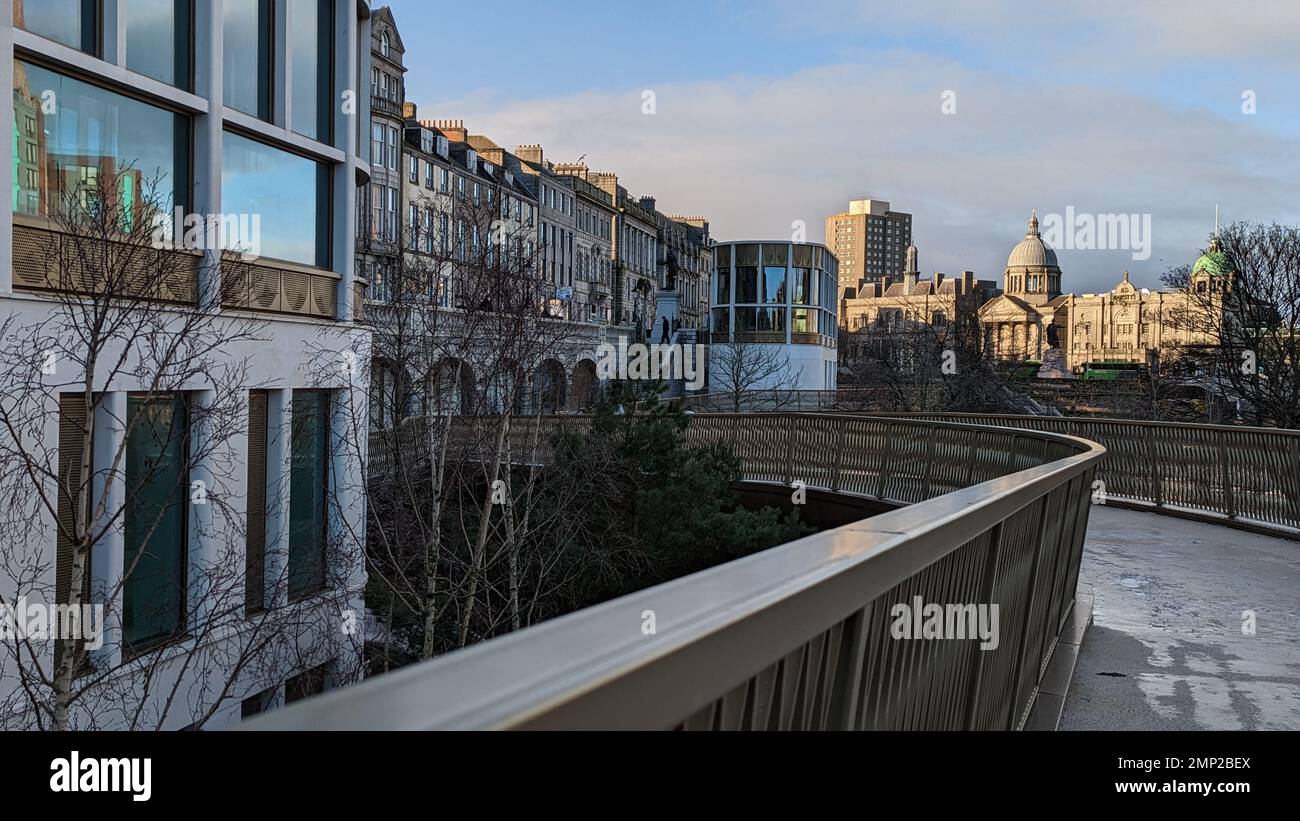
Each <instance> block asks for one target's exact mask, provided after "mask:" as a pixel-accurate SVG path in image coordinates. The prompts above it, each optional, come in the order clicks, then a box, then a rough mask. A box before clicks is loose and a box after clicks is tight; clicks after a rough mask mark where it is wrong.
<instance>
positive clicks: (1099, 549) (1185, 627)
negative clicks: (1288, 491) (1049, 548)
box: [1060, 506, 1300, 730]
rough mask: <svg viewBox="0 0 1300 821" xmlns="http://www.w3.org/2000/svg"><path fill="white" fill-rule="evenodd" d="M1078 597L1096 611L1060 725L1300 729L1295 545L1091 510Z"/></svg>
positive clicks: (1298, 554)
mask: <svg viewBox="0 0 1300 821" xmlns="http://www.w3.org/2000/svg"><path fill="white" fill-rule="evenodd" d="M1079 590H1080V592H1089V591H1090V592H1092V593H1094V594H1095V596H1096V604H1095V610H1094V614H1093V625H1092V627H1090V628H1089V629H1088V632H1087V635H1086V636H1085V638H1084V640H1083V646H1082V648H1081V650H1080V653H1079V660H1078V666H1077V668H1076V670H1075V675H1074V681H1073V683H1072V684H1071V687H1070V691H1069V695H1068V698H1067V699H1066V703H1065V711H1064V714H1063V716H1062V718H1061V724H1060V729H1062V730H1110V729H1133V730H1202V729H1204V730H1257V729H1260V730H1273V729H1279V730H1280V729H1290V730H1294V729H1297V728H1300V641H1298V640H1297V639H1300V544H1297V543H1296V542H1292V541H1287V540H1285V539H1278V538H1272V537H1268V536H1258V535H1255V534H1251V533H1244V532H1241V531H1238V530H1232V529H1229V528H1226V527H1218V526H1215V525H1208V524H1199V523H1195V522H1189V521H1185V520H1180V519H1175V518H1171V517H1168V516H1159V515H1155V514H1151V513H1141V512H1133V511H1125V510H1119V509H1116V508H1105V507H1100V506H1094V507H1093V509H1092V513H1091V516H1090V520H1089V525H1088V539H1087V542H1086V544H1085V547H1084V552H1083V566H1082V570H1081V572H1080V585H1079ZM1244 610H1253V611H1254V612H1255V614H1256V632H1255V635H1253V636H1252V635H1243V629H1242V621H1243V619H1242V611H1244Z"/></svg>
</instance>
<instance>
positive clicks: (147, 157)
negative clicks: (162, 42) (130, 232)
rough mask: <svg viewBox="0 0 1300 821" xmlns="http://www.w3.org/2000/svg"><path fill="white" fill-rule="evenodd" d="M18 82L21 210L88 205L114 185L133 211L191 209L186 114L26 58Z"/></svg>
mask: <svg viewBox="0 0 1300 821" xmlns="http://www.w3.org/2000/svg"><path fill="white" fill-rule="evenodd" d="M13 83H14V91H13V95H14V161H13V162H14V170H15V172H16V173H15V175H14V181H13V193H12V207H13V209H14V211H15V212H16V213H19V214H28V215H31V216H47V217H54V216H57V215H58V214H60V213H62V212H63V211H64V210H65V209H66V207H67V206H68V205H76V206H77V208H82V207H85V206H86V205H87V202H88V198H90V197H97V196H100V195H101V194H102V193H103V192H101V191H100V190H99V187H100V185H101V184H104V182H105V181H109V180H112V181H113V184H114V185H115V187H116V189H117V190H116V191H115V192H113V194H114V197H115V201H116V202H119V203H121V205H122V206H123V207H124V208H125V209H126V213H127V214H134V215H139V214H140V213H141V212H142V211H143V210H144V209H146V208H149V207H158V208H162V209H164V210H170V209H171V208H172V207H173V206H174V205H183V204H184V203H183V199H184V196H183V192H184V191H185V187H186V185H185V179H184V172H185V169H186V167H187V165H188V160H187V158H186V156H185V154H186V151H187V146H188V144H189V128H188V121H187V120H186V119H185V118H184V117H182V116H181V115H179V114H175V113H173V112H170V111H166V110H164V109H161V108H155V107H154V106H151V105H148V104H146V103H142V102H140V101H139V100H135V99H132V98H130V97H124V96H122V95H120V94H115V93H113V92H111V91H107V90H105V89H102V88H99V87H97V86H93V85H90V84H89V83H83V82H81V81H80V80H73V79H72V78H70V77H64V76H63V75H61V74H58V73H56V72H53V71H50V70H49V69H46V68H42V67H40V66H34V65H31V64H29V63H24V62H22V61H19V60H15V61H14V71H13ZM50 94H52V95H53V96H52V97H51V96H49V95H50ZM52 100H57V101H58V104H57V106H56V105H53V104H49V103H47V101H52ZM177 192H181V196H179V197H178V196H177Z"/></svg>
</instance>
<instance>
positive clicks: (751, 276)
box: [736, 265, 758, 303]
mask: <svg viewBox="0 0 1300 821" xmlns="http://www.w3.org/2000/svg"><path fill="white" fill-rule="evenodd" d="M736 302H749V303H754V302H758V268H756V267H754V266H750V265H746V266H744V267H740V268H737V269H736Z"/></svg>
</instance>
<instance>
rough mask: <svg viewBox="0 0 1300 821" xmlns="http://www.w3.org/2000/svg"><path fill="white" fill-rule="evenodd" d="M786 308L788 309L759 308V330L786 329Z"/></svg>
mask: <svg viewBox="0 0 1300 821" xmlns="http://www.w3.org/2000/svg"><path fill="white" fill-rule="evenodd" d="M785 310H786V309H785V308H759V309H758V330H760V331H784V330H785Z"/></svg>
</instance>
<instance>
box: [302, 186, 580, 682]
mask: <svg viewBox="0 0 1300 821" xmlns="http://www.w3.org/2000/svg"><path fill="white" fill-rule="evenodd" d="M503 190H504V189H503ZM515 202H516V199H515V198H514V197H513V196H512V197H506V196H498V197H497V198H496V200H495V202H494V201H491V200H487V199H486V198H485V199H484V200H482V201H480V202H477V203H475V202H472V201H470V200H468V199H466V198H463V197H460V196H456V197H432V196H426V197H425V198H423V199H422V200H421V201H420V202H418V203H415V204H414V205H415V208H416V209H417V213H419V214H420V215H421V219H420V224H417V225H413V226H406V227H405V229H404V230H403V231H402V233H401V236H400V237H399V238H398V241H397V243H396V247H395V248H393V249H391V250H392V251H394V253H393V254H392V255H391V256H390V260H391V261H390V262H389V263H388V264H387V265H386V267H385V268H384V269H383V270H382V271H380V272H379V275H380V276H382V277H384V280H383V283H382V287H379V288H376V289H374V296H375V299H374V300H373V301H371V302H370V303H369V304H368V306H367V308H366V312H367V313H366V320H365V321H366V323H367V325H368V327H369V329H370V330H371V332H372V333H371V342H370V345H371V347H370V349H369V350H367V351H357V352H356V361H357V362H358V363H359V365H360V367H358V368H357V369H356V370H355V372H354V373H353V375H352V379H353V381H354V383H355V384H356V385H357V386H359V387H362V386H364V388H365V390H353V391H351V392H350V395H351V396H352V398H353V401H354V402H366V401H368V402H369V405H370V409H371V426H370V430H360V429H357V430H355V431H353V434H352V436H350V437H346V438H345V441H342V442H340V443H339V444H340V447H342V448H344V449H351V450H353V451H357V452H360V453H364V455H365V457H366V458H365V464H366V468H365V470H364V471H363V474H362V478H361V481H362V482H364V485H365V490H366V492H367V493H368V495H369V510H368V515H367V518H366V528H365V530H364V531H362V530H361V529H357V530H355V531H354V532H351V533H350V534H349V537H350V538H351V539H352V540H353V542H354V543H355V544H357V545H362V546H364V547H365V549H366V554H367V568H368V571H369V577H370V581H369V587H368V593H367V602H368V607H369V609H370V610H371V611H372V615H373V617H374V619H375V621H376V622H377V623H378V629H377V630H375V631H373V632H374V635H372V649H373V650H374V652H373V653H372V660H373V661H374V664H373V667H374V668H375V669H387V668H388V667H391V666H393V665H397V664H401V663H404V662H406V661H409V660H416V659H424V658H429V657H432V656H434V655H436V654H438V653H442V652H445V651H447V650H449V649H454V648H455V647H459V646H464V645H465V644H468V643H471V642H473V641H477V640H479V639H481V638H483V637H485V636H490V635H493V634H495V633H496V632H498V631H501V630H508V629H513V628H516V627H519V626H522V625H524V624H527V623H530V621H531V619H532V618H534V617H535V615H536V614H537V612H538V610H539V604H538V601H539V598H540V597H542V591H544V590H545V589H547V588H548V587H553V586H554V585H556V584H559V583H560V577H561V575H562V574H563V573H571V572H574V571H572V570H571V569H565V570H561V569H557V568H564V567H567V565H568V564H569V563H570V562H569V560H568V559H565V560H564V561H561V560H560V559H559V558H557V554H558V553H563V552H566V551H571V550H576V548H568V547H564V546H561V548H556V547H554V545H553V543H552V545H551V546H549V547H547V548H546V549H543V547H542V546H541V540H540V539H539V538H537V537H538V534H539V533H542V532H549V531H552V530H553V529H554V522H553V519H554V517H555V516H557V515H559V513H557V510H562V509H563V507H564V505H569V504H579V503H580V502H581V500H580V499H579V498H578V497H577V490H576V488H572V489H571V490H572V492H570V493H564V492H560V491H558V490H556V489H553V488H550V487H549V486H547V485H546V484H545V480H544V477H543V473H542V472H541V471H540V470H539V469H538V467H539V464H540V461H541V457H540V456H539V455H538V454H539V453H540V452H541V451H543V450H544V449H546V448H548V447H549V446H550V444H551V440H552V437H551V435H550V433H549V432H548V431H547V430H545V429H544V428H543V426H541V425H538V424H525V425H521V424H520V420H528V419H529V418H533V419H535V418H536V417H538V416H540V415H542V414H548V415H549V414H555V413H559V412H563V411H565V410H566V409H567V408H568V407H569V406H571V405H572V406H574V407H576V406H577V404H578V403H577V402H576V401H571V400H575V399H577V398H576V397H570V396H569V395H568V392H567V390H566V387H567V380H566V375H565V373H564V370H563V365H562V363H563V361H564V360H565V359H566V358H567V357H568V355H569V354H570V353H571V351H572V350H573V348H574V346H575V345H578V344H580V343H582V342H583V341H584V340H587V343H588V344H590V342H591V340H590V339H587V337H586V336H584V335H583V330H584V329H583V328H582V327H581V326H579V325H578V324H577V323H573V322H569V321H567V320H565V319H563V318H562V317H561V316H560V313H559V311H558V310H557V305H556V303H555V301H554V285H553V283H551V282H550V281H549V280H548V278H547V276H546V273H545V272H544V271H543V270H542V267H541V265H540V263H539V259H540V258H541V256H542V254H543V251H544V248H543V247H542V246H541V245H540V244H539V243H538V241H537V239H536V236H537V233H536V228H535V226H534V225H533V224H532V221H531V219H530V218H527V217H526V216H525V213H526V212H524V211H523V209H520V210H519V211H516V210H515V209H514V204H515ZM426 215H427V216H426ZM372 284H373V283H372ZM591 337H592V338H593V339H594V334H592V335H591ZM331 356H332V354H331ZM335 368H336V364H335V363H334V362H333V361H331V360H328V359H323V360H322V363H321V369H322V370H325V369H330V370H331V371H332V370H334V369H335ZM357 410H360V409H359V408H358V409H357ZM361 416H362V415H361V414H359V413H357V414H353V415H352V418H353V419H357V418H361ZM367 443H368V445H367ZM367 446H368V449H369V452H368V453H365V452H364V449H365V448H367ZM543 496H546V497H548V498H549V499H550V503H549V505H548V513H547V514H546V516H545V517H542V515H541V514H539V513H537V510H538V507H537V505H536V504H535V502H536V500H537V499H538V498H540V497H543ZM557 505H558V507H557ZM581 536H582V534H578V533H574V534H569V538H568V540H567V541H568V542H569V543H572V544H576V543H578V542H580V541H581Z"/></svg>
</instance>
